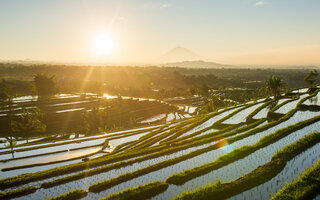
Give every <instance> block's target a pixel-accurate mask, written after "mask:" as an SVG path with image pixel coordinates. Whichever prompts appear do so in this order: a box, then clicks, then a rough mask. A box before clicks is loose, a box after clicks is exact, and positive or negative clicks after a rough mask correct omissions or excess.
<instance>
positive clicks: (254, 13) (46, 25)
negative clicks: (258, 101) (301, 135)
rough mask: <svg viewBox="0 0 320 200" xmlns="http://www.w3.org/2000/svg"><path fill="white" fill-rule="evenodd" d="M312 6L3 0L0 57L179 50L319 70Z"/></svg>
mask: <svg viewBox="0 0 320 200" xmlns="http://www.w3.org/2000/svg"><path fill="white" fill-rule="evenodd" d="M319 9H320V1H317V0H308V1H302V0H282V1H276V0H266V1H257V0H224V1H222V0H220V1H219V0H203V1H191V0H185V1H179V0H161V1H155V0H119V1H109V0H106V1H102V0H90V1H89V0H81V1H77V0H69V1H63V0H56V1H49V0H30V1H23V0H16V1H8V0H4V1H1V2H0V25H1V37H0V44H1V45H0V60H24V59H30V60H39V61H48V62H75V63H99V62H105V63H130V62H131V63H156V62H159V61H158V60H157V58H159V57H161V56H162V55H164V54H165V53H166V52H168V51H170V49H173V48H175V47H177V46H181V47H185V48H187V49H189V50H190V51H192V52H195V54H197V55H198V56H199V57H201V58H205V59H203V60H207V61H212V62H217V63H223V64H269V65H271V64H272V65H275V64H281V65H318V64H320V55H319V54H320V53H319V52H320V37H319V35H320V25H319V24H320V23H319V19H320V12H318V11H319ZM191 57H192V56H191ZM182 58H183V56H182ZM195 58H196V57H194V59H195ZM191 60H192V59H191ZM173 61H174V60H173Z"/></svg>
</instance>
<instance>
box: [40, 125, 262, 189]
mask: <svg viewBox="0 0 320 200" xmlns="http://www.w3.org/2000/svg"><path fill="white" fill-rule="evenodd" d="M261 121H264V120H261ZM202 144H205V143H202V141H198V142H195V143H193V144H191V143H189V144H186V145H182V146H175V147H171V148H166V149H164V150H162V151H159V152H155V153H151V154H149V155H146V156H143V157H139V158H136V159H133V160H129V161H121V162H118V163H115V164H113V165H107V166H103V167H99V168H96V169H92V170H87V171H84V172H80V173H76V174H73V175H70V176H65V177H63V178H57V179H54V180H52V181H48V182H44V183H42V185H41V187H43V188H48V187H53V186H56V185H60V184H63V183H67V182H71V181H74V180H79V179H81V178H84V177H88V176H93V175H96V174H99V173H102V172H107V171H109V170H112V169H119V168H121V167H124V166H128V165H132V164H134V163H138V162H142V161H145V160H149V159H153V158H157V157H161V156H164V155H169V154H172V153H175V152H178V151H181V150H185V149H187V148H191V147H194V146H197V145H202ZM214 149H216V147H215V146H210V147H207V148H203V149H200V150H197V151H195V152H193V153H189V154H186V155H184V156H183V157H182V158H180V159H181V161H183V160H186V159H188V158H191V157H194V156H196V155H199V154H202V153H205V152H208V151H211V150H214ZM173 161H174V162H178V161H179V160H177V159H175V160H172V161H170V160H169V161H168V162H171V163H173ZM181 161H179V162H181Z"/></svg>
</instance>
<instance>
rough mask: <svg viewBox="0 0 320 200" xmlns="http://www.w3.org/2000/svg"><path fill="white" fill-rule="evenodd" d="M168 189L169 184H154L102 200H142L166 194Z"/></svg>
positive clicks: (139, 186)
mask: <svg viewBox="0 0 320 200" xmlns="http://www.w3.org/2000/svg"><path fill="white" fill-rule="evenodd" d="M167 188H168V184H167V183H164V182H159V181H156V182H152V183H147V184H144V185H138V186H137V187H133V188H129V189H126V190H123V191H120V192H118V193H114V194H111V195H109V196H107V197H104V198H102V199H100V200H142V199H149V198H151V197H154V196H156V195H157V194H160V193H161V192H164V191H165V190H166V189H167Z"/></svg>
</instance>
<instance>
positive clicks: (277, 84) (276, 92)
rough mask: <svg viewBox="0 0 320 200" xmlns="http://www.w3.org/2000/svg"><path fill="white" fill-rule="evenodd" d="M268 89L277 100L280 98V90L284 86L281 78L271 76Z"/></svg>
mask: <svg viewBox="0 0 320 200" xmlns="http://www.w3.org/2000/svg"><path fill="white" fill-rule="evenodd" d="M266 85H267V88H268V89H269V91H270V92H271V93H272V94H273V96H274V98H275V99H278V98H279V97H280V88H281V87H282V86H283V85H284V83H283V82H282V80H281V78H280V77H278V76H271V77H270V78H269V79H268V80H267V83H266Z"/></svg>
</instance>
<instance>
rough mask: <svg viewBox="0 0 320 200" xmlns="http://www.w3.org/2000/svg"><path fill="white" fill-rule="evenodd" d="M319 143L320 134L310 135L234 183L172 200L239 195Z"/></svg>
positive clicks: (183, 194)
mask: <svg viewBox="0 0 320 200" xmlns="http://www.w3.org/2000/svg"><path fill="white" fill-rule="evenodd" d="M319 142H320V133H319V132H315V133H311V134H309V135H307V136H305V137H303V138H301V139H300V140H298V141H297V142H295V143H293V144H291V145H289V146H286V147H285V148H283V149H282V150H280V151H279V152H278V153H276V154H275V155H274V156H273V157H272V159H271V161H270V162H268V163H266V164H264V165H262V166H259V167H258V168H256V169H255V170H253V171H252V172H250V173H249V174H246V175H245V176H243V177H240V178H239V179H237V180H235V181H232V182H227V183H221V182H220V181H218V182H216V183H214V184H210V185H207V186H205V187H202V188H198V189H196V190H194V191H191V192H189V191H187V192H184V193H181V194H180V195H178V196H176V197H175V198H174V200H180V199H184V200H193V199H194V200H195V199H197V200H198V199H226V198H229V197H232V196H234V195H237V194H240V193H242V192H244V191H246V190H249V189H251V188H253V187H256V186H258V185H260V184H263V183H265V182H267V181H269V180H271V179H272V178H273V177H275V176H276V175H277V174H278V173H280V172H281V171H282V170H283V168H284V167H285V166H286V163H287V162H288V161H290V160H291V159H293V158H294V157H295V156H297V155H299V154H300V153H302V152H304V151H305V150H307V149H308V148H310V147H312V146H314V145H315V144H317V143H319Z"/></svg>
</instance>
